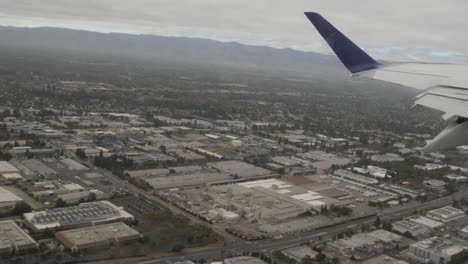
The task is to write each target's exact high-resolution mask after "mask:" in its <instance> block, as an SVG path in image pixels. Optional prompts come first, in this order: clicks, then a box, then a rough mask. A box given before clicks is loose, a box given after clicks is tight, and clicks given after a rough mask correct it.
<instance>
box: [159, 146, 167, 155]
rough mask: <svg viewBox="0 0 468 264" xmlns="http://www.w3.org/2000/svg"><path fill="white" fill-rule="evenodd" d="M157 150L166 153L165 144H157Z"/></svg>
mask: <svg viewBox="0 0 468 264" xmlns="http://www.w3.org/2000/svg"><path fill="white" fill-rule="evenodd" d="M159 150H160V151H161V152H162V153H164V154H166V151H167V148H166V146H164V145H161V146H159Z"/></svg>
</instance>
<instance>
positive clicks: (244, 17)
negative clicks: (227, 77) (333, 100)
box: [0, 0, 468, 63]
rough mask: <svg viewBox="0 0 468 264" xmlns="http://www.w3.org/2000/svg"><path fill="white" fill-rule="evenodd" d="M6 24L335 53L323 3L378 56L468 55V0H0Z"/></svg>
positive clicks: (453, 58)
mask: <svg viewBox="0 0 468 264" xmlns="http://www.w3.org/2000/svg"><path fill="white" fill-rule="evenodd" d="M0 6H1V7H2V8H1V10H0V25H10V26H25V27H38V26H51V27H65V28H74V29H85V30H91V31H100V32H124V33H137V34H156V35H166V36H187V37H202V38H209V39H215V40H221V41H237V42H241V43H246V44H254V45H264V46H271V47H280V48H293V49H297V50H305V51H318V52H325V53H329V52H330V50H329V49H328V46H326V45H325V42H324V41H323V40H322V39H321V38H320V36H319V35H318V33H317V32H316V30H315V29H314V28H313V26H312V25H311V24H310V23H309V21H308V20H307V18H306V17H305V16H304V14H303V13H304V12H305V11H316V12H319V13H321V14H322V15H323V16H324V17H325V18H326V19H328V20H329V21H330V22H332V23H333V24H334V25H335V26H336V27H337V28H339V29H340V30H341V31H343V32H344V33H345V34H347V35H348V37H349V38H351V39H352V40H354V41H355V42H356V43H357V44H358V45H360V46H363V47H364V48H365V49H366V50H368V51H369V52H370V53H371V54H372V55H373V56H375V57H376V58H377V59H394V60H395V59H396V60H420V61H421V60H422V61H424V60H426V61H450V62H463V63H468V55H467V54H468V34H467V32H468V30H467V29H468V14H467V11H468V1H466V0H444V1H442V0H438V1H436V0H391V1H385V0H380V1H379V0H0Z"/></svg>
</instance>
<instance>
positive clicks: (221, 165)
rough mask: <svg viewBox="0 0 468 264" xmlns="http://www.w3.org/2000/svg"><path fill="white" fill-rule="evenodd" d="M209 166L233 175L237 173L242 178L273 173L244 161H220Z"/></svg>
mask: <svg viewBox="0 0 468 264" xmlns="http://www.w3.org/2000/svg"><path fill="white" fill-rule="evenodd" d="M207 165H208V166H209V167H212V168H215V169H218V170H220V171H221V172H224V173H228V174H231V175H237V176H239V177H241V178H250V177H256V176H265V175H269V174H271V171H269V170H267V169H264V168H260V167H257V166H254V165H251V164H248V163H245V162H243V161H236V160H231V161H220V162H211V163H208V164H207Z"/></svg>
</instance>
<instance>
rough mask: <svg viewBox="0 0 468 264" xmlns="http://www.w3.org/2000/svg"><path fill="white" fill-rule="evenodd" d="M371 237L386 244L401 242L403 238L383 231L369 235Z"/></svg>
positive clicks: (376, 231)
mask: <svg viewBox="0 0 468 264" xmlns="http://www.w3.org/2000/svg"><path fill="white" fill-rule="evenodd" d="M369 235H371V236H373V237H375V238H378V239H379V240H380V241H383V242H385V243H391V242H395V241H400V240H401V236H400V235H398V234H395V233H392V232H389V231H386V230H383V229H378V230H375V231H372V232H370V233H369Z"/></svg>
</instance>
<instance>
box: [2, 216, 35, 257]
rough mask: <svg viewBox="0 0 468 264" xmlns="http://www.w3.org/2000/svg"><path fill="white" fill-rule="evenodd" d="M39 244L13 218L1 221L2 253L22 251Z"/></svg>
mask: <svg viewBox="0 0 468 264" xmlns="http://www.w3.org/2000/svg"><path fill="white" fill-rule="evenodd" d="M37 246H38V243H37V242H36V241H34V239H32V238H31V237H30V236H29V235H28V234H27V233H26V232H24V230H23V229H21V228H20V227H19V226H18V225H17V224H16V223H15V222H13V221H12V220H7V221H2V222H0V254H3V253H14V252H22V251H24V250H28V249H34V248H37Z"/></svg>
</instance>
